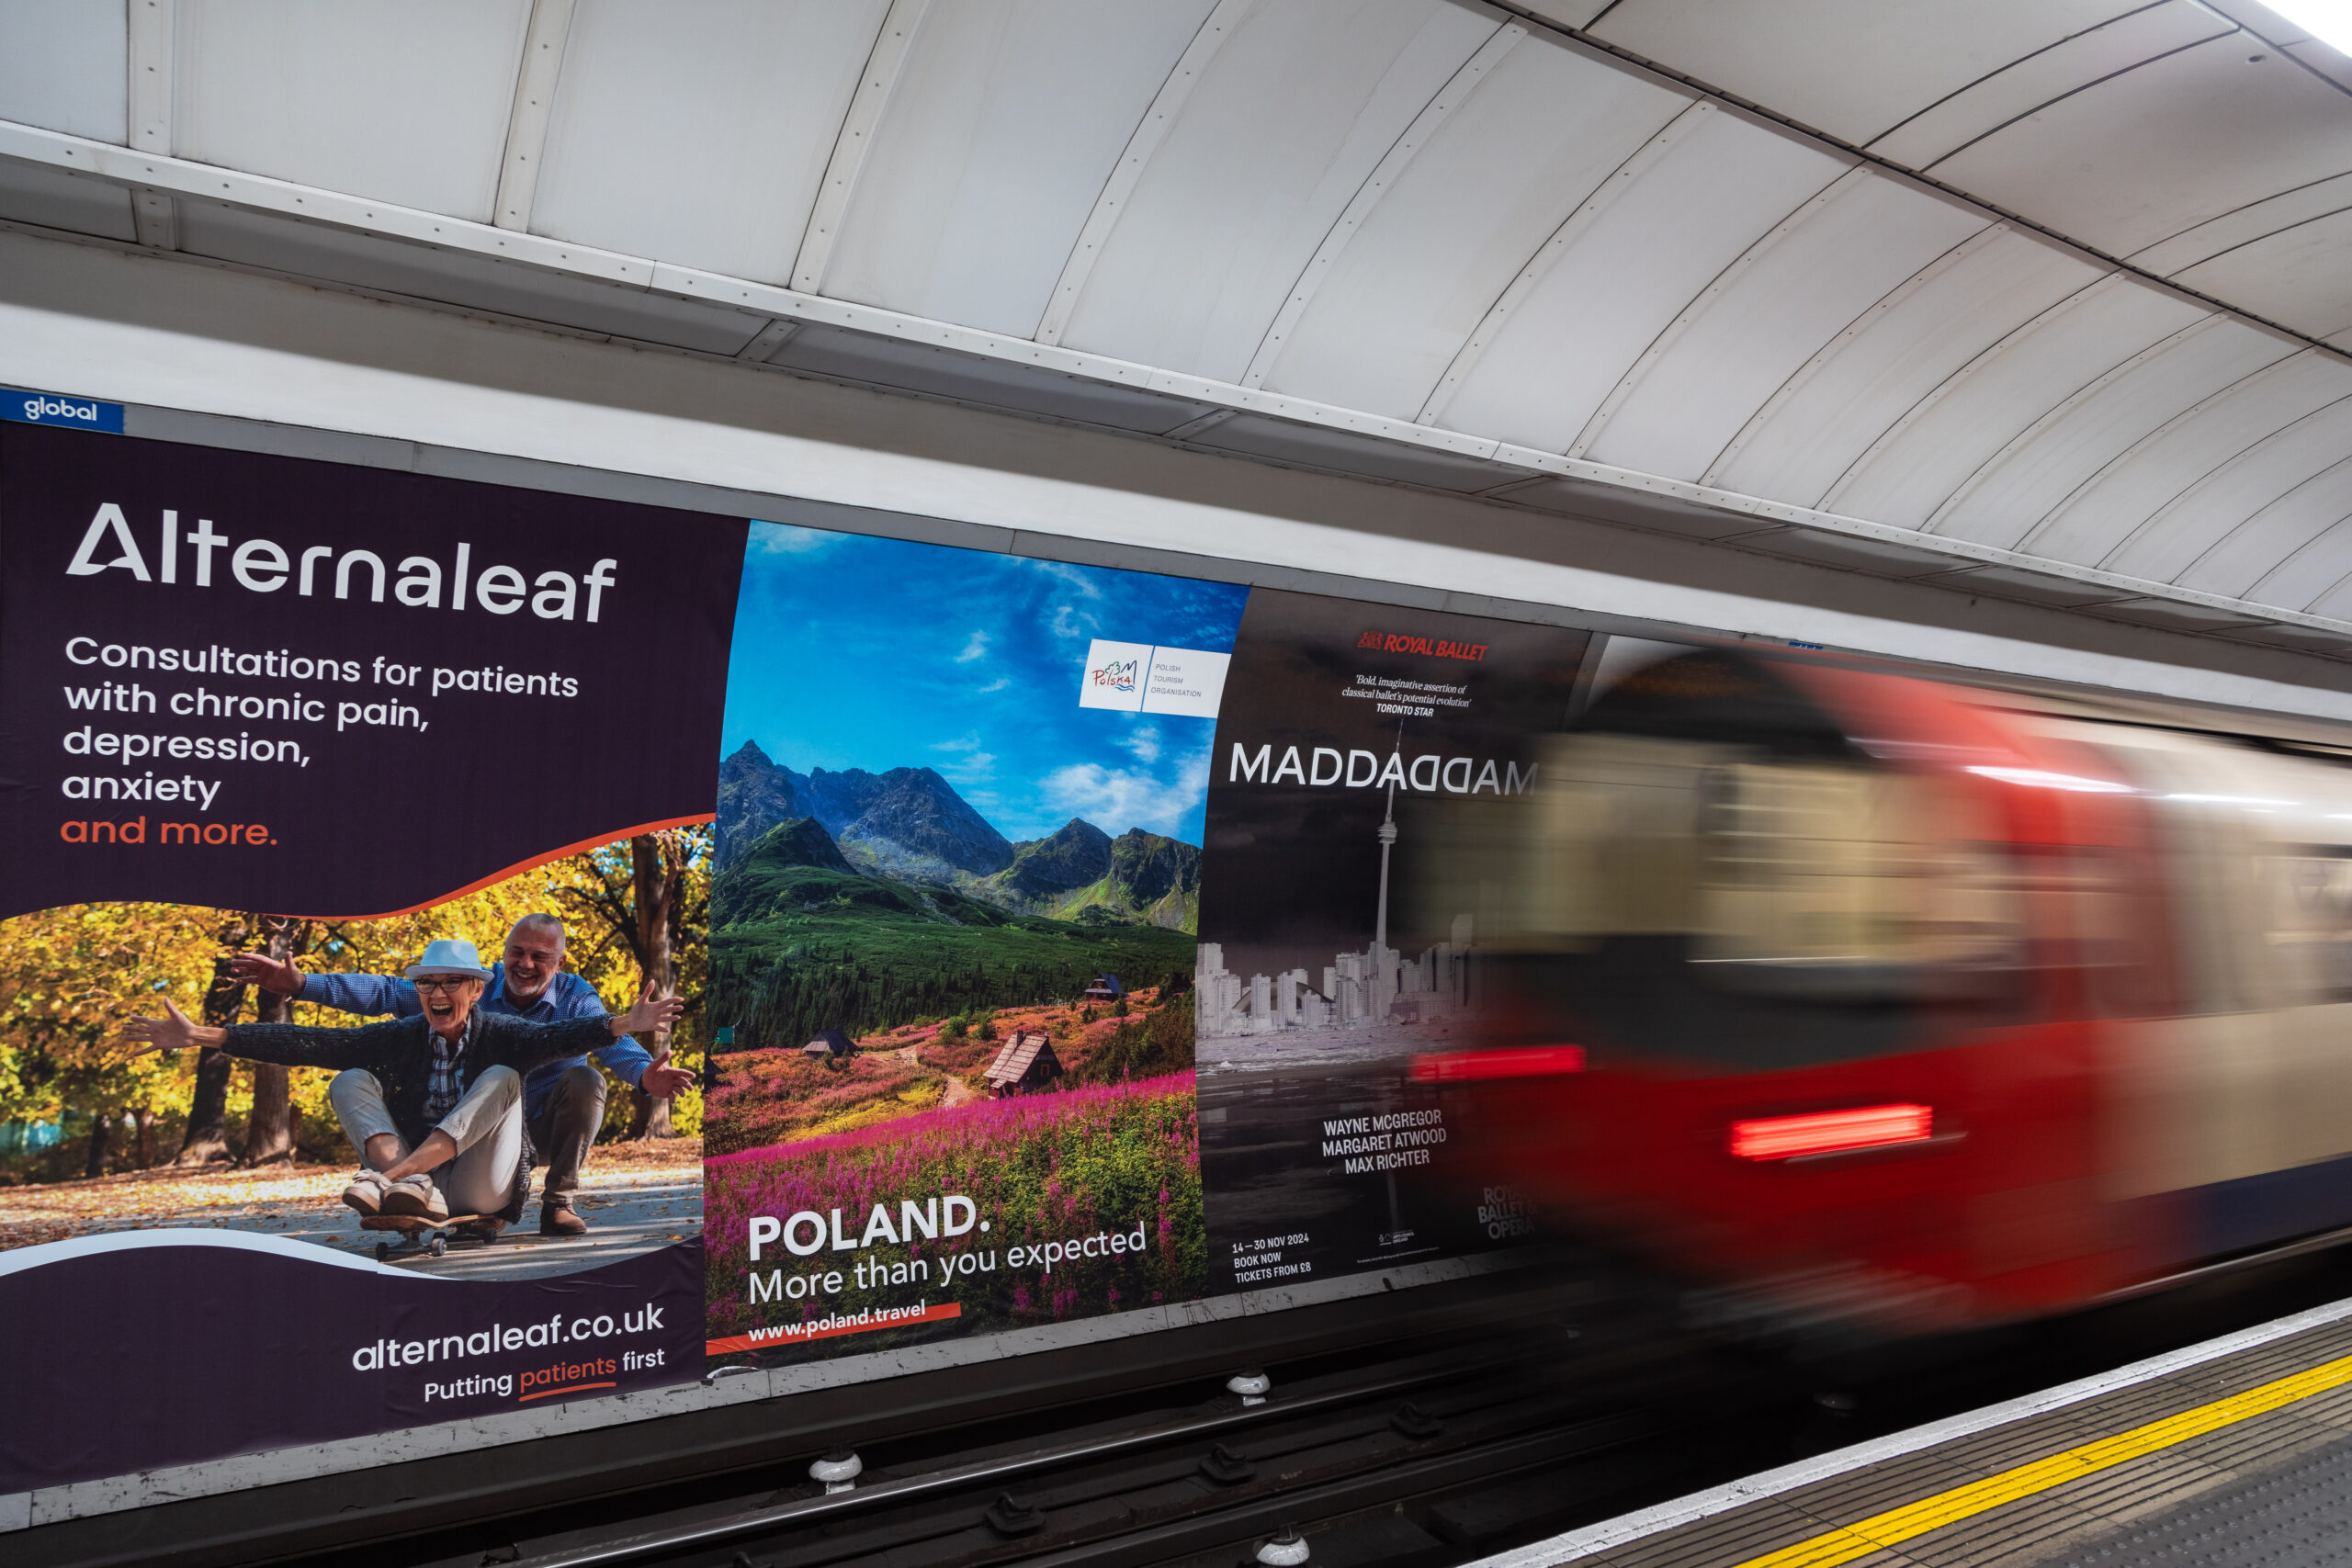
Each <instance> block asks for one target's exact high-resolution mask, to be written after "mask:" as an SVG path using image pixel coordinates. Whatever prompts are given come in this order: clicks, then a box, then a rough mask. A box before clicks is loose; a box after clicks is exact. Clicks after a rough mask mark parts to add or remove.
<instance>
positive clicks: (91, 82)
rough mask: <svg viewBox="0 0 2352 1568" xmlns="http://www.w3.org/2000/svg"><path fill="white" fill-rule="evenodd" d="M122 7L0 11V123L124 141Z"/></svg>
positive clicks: (96, 0) (49, 5)
mask: <svg viewBox="0 0 2352 1568" xmlns="http://www.w3.org/2000/svg"><path fill="white" fill-rule="evenodd" d="M127 47H128V44H127V42H126V28H125V24H124V16H123V4H122V0H43V3H42V4H40V5H38V6H0V119H13V120H18V121H21V122H22V123H24V124H26V125H38V126H40V127H41V128H42V129H43V130H62V131H64V132H66V133H67V134H68V135H72V136H86V137H88V138H90V139H91V140H92V141H122V140H124V138H125V136H126V134H127V133H126V131H125V130H124V129H123V128H124V126H125V124H126V123H127V120H126V118H125V117H126V116H127V115H128V114H129V112H130V110H129V108H128V107H127V106H126V104H125V101H124V81H125V78H124V51H125V50H126V48H127Z"/></svg>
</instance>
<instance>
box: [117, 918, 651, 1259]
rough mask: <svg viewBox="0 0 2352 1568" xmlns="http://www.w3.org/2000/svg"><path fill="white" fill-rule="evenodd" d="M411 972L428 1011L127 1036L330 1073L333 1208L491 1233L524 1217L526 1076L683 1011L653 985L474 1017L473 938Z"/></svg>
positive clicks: (138, 1025)
mask: <svg viewBox="0 0 2352 1568" xmlns="http://www.w3.org/2000/svg"><path fill="white" fill-rule="evenodd" d="M407 973H408V978H409V979H410V980H411V981H412V982H413V983H414V984H415V987H416V993H417V999H418V1000H419V1001H420V1002H421V1003H422V1004H423V1005H424V1010H423V1012H422V1013H420V1014H419V1015H418V1016H416V1017H413V1018H402V1019H395V1020H393V1021H390V1022H388V1023H368V1024H362V1025H360V1026H359V1027H357V1028H356V1029H328V1028H319V1027H315V1026H311V1025H307V1024H295V1023H234V1024H231V1025H229V1026H228V1027H227V1028H225V1029H215V1028H208V1027H206V1026H204V1025H201V1024H198V1023H194V1022H192V1021H189V1019H188V1017H187V1014H186V1013H183V1012H182V1011H180V1010H179V1009H177V1008H175V1007H174V1006H173V1005H172V1004H171V1003H170V1002H168V1001H166V1002H165V1003H164V1012H165V1014H166V1016H165V1017H163V1018H142V1019H136V1020H133V1021H131V1023H130V1026H129V1028H128V1029H126V1030H125V1031H124V1032H125V1034H126V1035H127V1036H128V1037H129V1038H130V1039H131V1040H133V1041H137V1042H140V1043H141V1045H142V1047H143V1049H142V1050H141V1052H139V1053H138V1054H139V1055H145V1054H146V1052H148V1051H176V1050H182V1049H185V1048H186V1047H187V1046H190V1045H216V1046H218V1047H220V1049H221V1050H223V1051H226V1052H227V1053H228V1054H229V1055H232V1056H243V1057H244V1058H246V1059H247V1060H249V1061H255V1062H279V1063H283V1064H284V1065H286V1066H289V1067H333V1068H336V1069H339V1070H338V1071H337V1073H336V1075H335V1077H334V1082H333V1083H331V1084H330V1085H328V1087H327V1099H328V1100H329V1101H330V1102H331V1103H333V1105H334V1114H335V1119H336V1120H337V1121H338V1122H342V1124H343V1131H344V1135H345V1137H347V1138H349V1139H350V1140H351V1144H352V1147H354V1148H356V1149H357V1150H358V1151H359V1159H360V1170H359V1174H358V1175H357V1176H356V1178H354V1179H353V1180H352V1183H351V1185H350V1186H349V1187H347V1188H345V1190H344V1194H343V1201H345V1203H347V1204H349V1205H350V1206H351V1207H352V1208H354V1209H356V1210H357V1211H358V1212H359V1213H360V1214H361V1215H362V1216H363V1217H368V1218H372V1217H374V1216H375V1215H378V1214H392V1215H400V1214H407V1215H413V1216H414V1217H416V1218H417V1219H419V1220H423V1221H425V1222H428V1223H431V1222H436V1221H441V1220H446V1219H447V1218H448V1217H449V1216H450V1214H451V1213H459V1214H476V1215H480V1216H481V1218H480V1219H478V1220H476V1221H474V1222H472V1223H471V1224H469V1225H467V1226H466V1227H465V1229H466V1230H467V1231H468V1232H469V1233H471V1234H473V1235H480V1236H481V1237H483V1238H485V1239H487V1238H489V1237H492V1236H495V1235H497V1234H498V1233H499V1232H500V1231H501V1230H502V1229H503V1228H504V1227H505V1226H506V1225H507V1224H510V1223H511V1222H513V1221H515V1220H516V1219H518V1218H520V1217H521V1215H522V1212H523V1201H524V1199H525V1198H526V1197H527V1196H528V1195H529V1192H530V1182H531V1168H530V1163H529V1152H528V1150H526V1148H525V1147H524V1134H523V1077H524V1075H525V1074H526V1073H528V1072H529V1071H530V1070H531V1069H532V1068H533V1067H536V1066H538V1065H539V1064H540V1063H542V1062H551V1061H556V1060H559V1059H560V1058H562V1057H565V1056H577V1055H581V1054H582V1053H583V1052H588V1051H594V1050H596V1049H597V1048H599V1047H601V1046H605V1045H609V1044H611V1043H613V1042H614V1041H615V1040H616V1039H618V1038H620V1037H621V1036H622V1035H625V1034H628V1033H632V1032H642V1031H650V1030H654V1029H666V1028H667V1027H668V1026H669V1025H670V1024H672V1023H673V1022H675V1021H677V1017H678V1014H679V1013H680V1012H681V1011H683V1010H684V1006H685V1004H684V1003H683V1002H681V1001H679V1000H678V999H677V998H668V999H666V1000H665V999H660V998H656V996H655V994H654V987H653V986H651V985H650V984H649V985H647V987H645V994H644V995H643V996H641V997H639V998H638V1001H637V1004H636V1005H635V1006H633V1007H631V1008H630V1009H629V1010H628V1011H627V1012H623V1013H617V1014H614V1015H610V1016H606V1017H597V1018H577V1019H566V1020H562V1021H558V1022H554V1023H533V1022H531V1021H527V1020H525V1019H520V1018H514V1017H510V1016H504V1015H500V1014H495V1013H488V1012H482V1011H478V1010H476V1009H475V1006H474V1004H475V1003H476V1002H478V1001H480V1000H481V994H482V987H484V986H485V985H486V984H488V982H489V980H490V977H491V976H490V971H489V969H487V968H486V967H484V966H483V964H482V962H481V954H480V953H476V952H475V951H474V944H473V943H471V942H452V941H447V940H443V941H438V942H428V943H426V944H425V949H424V958H423V959H422V960H420V961H419V962H417V963H415V964H411V965H410V966H409V968H408V971H407Z"/></svg>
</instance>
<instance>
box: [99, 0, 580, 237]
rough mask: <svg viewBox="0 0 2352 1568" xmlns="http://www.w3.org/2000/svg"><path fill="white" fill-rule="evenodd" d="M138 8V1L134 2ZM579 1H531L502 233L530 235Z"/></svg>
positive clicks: (502, 173)
mask: <svg viewBox="0 0 2352 1568" xmlns="http://www.w3.org/2000/svg"><path fill="white" fill-rule="evenodd" d="M134 3H135V0H134ZM573 4H574V0H531V20H530V22H529V24H528V26H526V28H525V29H524V32H523V61H522V65H521V67H520V68H519V69H518V70H517V71H516V72H515V107H514V108H513V109H512V110H510V111H509V112H508V115H507V119H506V147H505V152H504V154H503V156H502V157H501V159H500V161H499V165H498V197H497V202H496V213H495V215H494V216H493V217H492V220H491V221H492V225H493V226H495V227H497V228H500V229H513V230H516V231H525V232H527V231H529V229H530V227H531V204H532V201H533V199H534V197H537V193H538V188H539V165H540V164H542V163H544V162H545V161H546V158H547V148H548V123H549V122H550V121H551V120H552V119H553V118H554V116H555V87H556V80H557V78H558V77H559V76H560V75H561V74H562V72H563V46H564V44H565V43H566V42H567V41H568V40H569V39H570V38H571V11H572V6H573Z"/></svg>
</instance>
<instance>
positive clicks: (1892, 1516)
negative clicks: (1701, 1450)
mask: <svg viewBox="0 0 2352 1568" xmlns="http://www.w3.org/2000/svg"><path fill="white" fill-rule="evenodd" d="M2346 1383H2352V1356H2346V1357H2344V1358H2343V1359H2340V1360H2334V1361H2329V1362H2326V1363H2325V1364H2324V1365H2321V1366H2316V1367H2312V1368H2311V1369H2310V1370H2309V1371H2300V1372H2296V1373H2293V1374H2292V1375H2290V1376H2288V1377H2283V1378H2280V1379H2278V1381H2277V1382H2267V1383H2264V1384H2263V1385H2262V1386H2261V1387H2259V1388H2250V1389H2248V1390H2246V1391H2245V1393H2233V1394H2232V1395H2230V1396H2229V1397H2228V1398H2227V1399H2217V1400H2215V1401H2214V1402H2213V1403H2212V1404H2200V1405H2199V1406H2198V1407H2197V1408H2196V1409H2194V1410H2184V1411H2182V1412H2181V1413H2180V1414H2179V1415H2177V1416H2165V1418H2164V1419H2163V1420H2161V1421H2151V1422H2149V1423H2148V1424H2147V1425H2146V1426H2144V1427H2132V1428H2131V1430H2130V1431H2128V1432H2119V1433H2117V1434H2116V1435H2115V1436H2114V1437H2111V1438H2099V1439H2098V1441H2096V1442H2089V1443H2085V1444H2083V1445H2082V1446H2081V1447H2080V1448H2073V1449H2068V1450H2065V1451H2064V1453H2054V1454H2052V1455H2051V1456H2049V1457H2048V1458H2047V1459H2038V1460H2035V1461H2031V1462H2030V1463H2028V1464H2021V1465H2018V1467H2017V1468H2016V1469H2014V1470H2005V1471H2003V1472H2001V1473H2000V1474H1998V1475H1991V1476H1987V1477H1985V1479H1984V1480H1982V1481H1972V1482H1970V1483H1968V1484H1967V1485H1965V1486H1955V1487H1953V1488H1952V1489H1951V1491H1949V1492H1939V1493H1937V1494H1936V1495H1934V1496H1932V1497H1923V1498H1921V1499H1920V1500H1919V1501H1918V1502H1917V1503H1905V1505H1904V1506H1902V1507H1899V1508H1890V1509H1888V1510H1887V1511H1886V1512H1885V1513H1883V1514H1873V1515H1871V1517H1869V1518H1867V1519H1863V1520H1860V1522H1858V1523H1855V1524H1850V1525H1841V1526H1839V1527H1838V1529H1833V1530H1830V1531H1829V1532H1827V1533H1826V1534H1825V1535H1817V1536H1815V1537H1814V1538H1812V1539H1811V1540H1801V1541H1799V1542H1797V1543H1796V1544H1795V1545H1794V1546H1784V1547H1782V1548H1781V1550H1780V1551H1771V1552H1767V1553H1766V1554H1765V1555H1763V1556H1761V1557H1753V1558H1750V1559H1748V1560H1747V1562H1743V1563H1741V1564H1739V1568H1837V1565H1838V1563H1841V1562H1854V1561H1855V1560H1856V1559H1858V1558H1862V1557H1868V1556H1869V1555H1870V1554H1871V1552H1873V1551H1885V1550H1886V1549H1887V1548H1889V1547H1892V1546H1899V1545H1901V1544H1902V1543H1903V1542H1905V1541H1906V1540H1916V1539H1917V1538H1918V1537H1920V1536H1923V1535H1926V1534H1927V1533H1928V1531H1929V1530H1935V1529H1942V1528H1943V1527H1944V1526H1946V1525H1950V1524H1957V1523H1959V1522H1960V1521H1961V1520H1962V1519H1965V1518H1970V1517H1973V1516H1975V1515H1977V1514H1981V1513H1984V1512H1985V1511H1986V1510H1987V1509H1991V1508H1997V1507H1999V1506H2001V1505H2002V1504H2004V1503H2014V1502H2016V1501H2018V1499H2019V1498H2021V1497H2031V1496H2033V1495H2036V1494H2037V1493H2042V1492H2047V1491H2049V1490H2050V1489H2051V1488H2052V1487H2054V1486H2063V1485H2064V1484H2065V1483H2067V1482H2069V1481H2079V1480H2081V1479H2082V1478H2083V1477H2084V1476H2086V1475H2095V1474H2097V1473H2098V1472H2100V1471H2102V1470H2112V1469H2113V1468H2115V1467H2116V1466H2117V1465H2119V1464H2128V1463H2129V1462H2131V1461H2132V1460H2135V1459H2140V1458H2143V1457H2144V1456H2146V1455H2148V1454H2152V1453H2156V1452H2158V1451H2160V1450H2165V1449H2168V1448H2171V1447H2172V1446H2173V1445H2174V1444H2176V1443H2184V1442H2187V1441H2188V1439H2189V1438H2200V1437H2203V1436H2204V1435H2205V1434H2206V1433H2208V1432H2215V1431H2219V1430H2221V1429H2222V1427H2230V1426H2234V1425H2236V1424H2237V1423H2238V1422H2240V1421H2245V1420H2247V1419H2250V1418H2251V1417H2253V1416H2263V1415H2267V1414H2268V1413H2269V1412H2271V1411H2273V1410H2278V1409H2280V1408H2282V1407H2283V1406H2286V1405H2290V1404H2294V1403H2295V1402H2296V1401H2297V1400H2300V1399H2309V1398H2310V1397H2311V1396H2312V1395H2313V1394H2315V1393H2326V1392H2327V1391H2328V1390H2330V1389H2332V1388H2342V1387H2344V1386H2345V1385H2346Z"/></svg>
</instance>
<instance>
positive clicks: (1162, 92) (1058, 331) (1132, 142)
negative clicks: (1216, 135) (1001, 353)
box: [1035, 0, 1258, 344]
mask: <svg viewBox="0 0 2352 1568" xmlns="http://www.w3.org/2000/svg"><path fill="white" fill-rule="evenodd" d="M1257 4H1258V0H1216V8H1215V9H1214V10H1212V11H1210V13H1209V14H1208V17H1207V18H1206V19H1205V20H1204V21H1203V22H1202V23H1201V26H1200V30H1199V31H1198V32H1196V33H1194V34H1193V41H1192V42H1191V43H1190V44H1187V45H1186V46H1185V49H1184V52H1183V53H1182V55H1180V56H1178V57H1177V60H1176V64H1175V66H1174V68H1173V69H1171V70H1170V72H1169V73H1168V79H1167V80H1166V81H1165V82H1163V83H1162V84H1161V85H1160V88H1159V93H1158V94H1157V95H1155V96H1153V98H1152V100H1151V107H1149V108H1148V109H1146V110H1145V111H1144V115H1143V118H1141V119H1140V120H1138V121H1137V122H1136V128H1135V130H1134V131H1133V132H1132V133H1131V134H1130V135H1129V136H1128V138H1127V144H1126V146H1125V148H1123V149H1122V150H1121V151H1120V153H1119V161H1118V162H1117V163H1116V164H1113V165H1112V168H1111V175H1110V177H1109V178H1108V179H1106V180H1105V181H1104V182H1103V190H1102V194H1101V195H1099V196H1098V197H1095V201H1094V206H1093V209H1092V210H1091V211H1089V212H1088V213H1087V215H1086V222H1085V224H1084V226H1082V227H1081V228H1080V230H1079V231H1078V243H1076V244H1074V245H1072V246H1071V247H1070V253H1069V260H1068V261H1066V262H1065V263H1063V264H1062V273H1061V276H1060V277H1058V278H1057V279H1056V280H1055V283H1054V291H1053V293H1052V294H1051V295H1050V296H1049V297H1048V298H1047V299H1046V313H1045V315H1044V316H1043V317H1042V318H1041V319H1040V320H1039V321H1038V322H1037V331H1036V334H1035V336H1036V341H1037V342H1039V343H1042V344H1059V343H1060V342H1061V340H1062V333H1063V331H1064V330H1065V329H1066V328H1067V327H1068V326H1069V319H1070V315H1071V313H1072V312H1073V311H1074V310H1077V309H1078V299H1079V296H1080V294H1082V293H1083V292H1085V289H1086V279H1087V276H1088V275H1089V274H1090V273H1091V272H1092V271H1093V270H1094V263H1095V260H1096V258H1098V257H1099V256H1101V255H1102V254H1103V243H1104V242H1105V241H1107V240H1108V239H1109V238H1110V236H1111V230H1112V229H1113V227H1114V225H1116V224H1117V222H1118V221H1119V216H1120V214H1121V212H1123V211H1124V210H1125V203H1126V200H1127V197H1129V196H1131V195H1133V194H1134V192H1135V188H1136V181H1138V180H1140V179H1142V178H1143V170H1144V165H1145V164H1148V163H1149V162H1150V161H1151V155H1152V153H1154V152H1157V151H1159V144H1160V143H1161V142H1162V141H1166V140H1167V138H1168V133H1169V131H1170V130H1173V129H1174V127H1175V123H1176V116H1177V115H1178V113H1179V112H1180V111H1182V108H1183V107H1184V100H1185V99H1186V98H1189V97H1191V96H1193V88H1194V87H1197V86H1199V85H1200V82H1201V76H1202V74H1203V73H1204V72H1206V71H1207V70H1208V66H1209V62H1210V61H1211V60H1213V59H1215V58H1216V51H1218V50H1220V49H1223V48H1224V47H1225V44H1226V40H1227V39H1230V38H1231V37H1232V36H1233V34H1234V31H1235V29H1236V28H1239V27H1240V25H1241V21H1242V18H1243V17H1247V16H1248V15H1249V14H1250V10H1251V9H1252V8H1253V7H1254V6H1256V5H1257Z"/></svg>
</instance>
